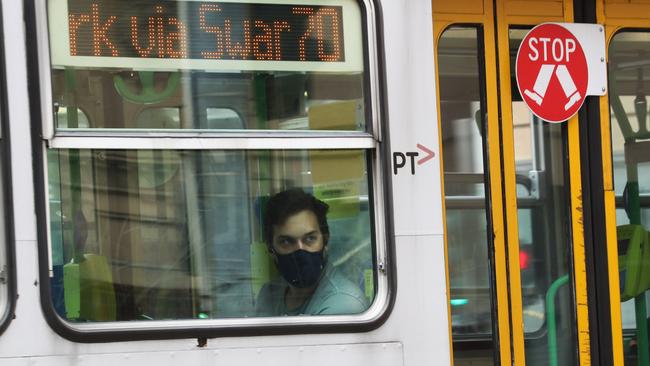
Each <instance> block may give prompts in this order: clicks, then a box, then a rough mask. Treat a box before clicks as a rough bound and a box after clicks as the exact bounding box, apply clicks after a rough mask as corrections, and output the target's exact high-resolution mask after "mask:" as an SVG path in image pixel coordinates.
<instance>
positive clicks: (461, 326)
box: [437, 27, 495, 363]
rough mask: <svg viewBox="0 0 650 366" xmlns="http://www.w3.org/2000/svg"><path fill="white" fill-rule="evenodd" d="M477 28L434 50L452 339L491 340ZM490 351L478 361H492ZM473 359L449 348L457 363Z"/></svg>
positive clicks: (453, 33)
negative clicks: (440, 136)
mask: <svg viewBox="0 0 650 366" xmlns="http://www.w3.org/2000/svg"><path fill="white" fill-rule="evenodd" d="M480 33H481V31H480V29H478V28H470V27H451V28H449V29H447V30H445V32H444V33H443V34H442V35H441V37H440V41H439V43H438V48H437V56H438V58H437V62H438V75H439V80H440V84H439V87H440V113H441V134H442V153H443V154H442V155H443V161H444V170H445V171H444V183H445V206H446V213H445V217H446V222H445V225H446V233H447V248H448V249H447V252H448V258H447V260H448V271H449V286H450V297H451V304H450V305H451V317H452V320H451V325H452V338H453V340H454V341H455V342H454V344H455V345H459V344H460V343H459V342H458V341H463V340H468V339H490V338H492V337H493V329H492V322H493V316H494V314H495V311H494V309H493V307H492V301H491V298H492V286H493V284H492V281H491V280H490V279H491V278H492V276H491V272H490V265H489V263H490V259H489V256H490V254H489V250H488V231H487V230H488V228H487V212H486V208H485V207H486V204H485V200H486V198H485V192H486V190H487V189H486V187H485V182H486V179H485V170H484V166H483V162H484V143H483V137H482V133H483V132H482V131H484V129H485V128H484V124H485V121H484V119H483V114H482V113H481V111H482V110H485V109H484V106H482V100H484V98H485V91H484V88H483V87H482V84H483V81H482V79H481V78H482V77H483V76H482V73H483V71H482V70H481V69H480V66H479V58H480V53H479V42H480V41H479V39H480V36H479V34H480ZM473 352H474V351H473ZM492 352H493V351H492V350H491V349H487V350H486V351H485V353H481V354H480V358H481V361H485V362H487V363H490V362H492V360H493V359H494V357H493V354H492ZM466 356H471V357H477V355H476V354H474V353H472V355H470V353H467V352H463V349H460V348H458V347H456V348H455V349H454V358H455V359H456V361H457V362H459V360H461V359H462V358H464V357H466Z"/></svg>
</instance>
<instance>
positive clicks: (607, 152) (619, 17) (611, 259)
mask: <svg viewBox="0 0 650 366" xmlns="http://www.w3.org/2000/svg"><path fill="white" fill-rule="evenodd" d="M596 14H597V20H598V23H600V24H603V25H604V26H605V40H606V44H607V46H608V48H609V44H610V42H611V40H612V38H613V37H614V35H615V34H616V33H617V32H618V31H620V30H621V29H622V28H650V4H648V3H647V2H645V4H642V3H641V2H640V1H633V2H630V1H629V0H599V1H597V2H596ZM600 122H601V126H600V129H601V145H602V164H603V183H604V190H605V191H604V196H605V233H606V241H607V267H608V277H609V289H610V292H609V300H610V316H611V331H612V340H613V341H612V353H613V358H614V364H615V365H623V363H624V355H623V330H622V323H621V321H622V319H621V306H620V304H621V300H620V289H619V273H618V242H617V238H616V203H615V193H614V182H613V171H612V146H611V118H610V106H609V99H608V97H607V96H603V97H600Z"/></svg>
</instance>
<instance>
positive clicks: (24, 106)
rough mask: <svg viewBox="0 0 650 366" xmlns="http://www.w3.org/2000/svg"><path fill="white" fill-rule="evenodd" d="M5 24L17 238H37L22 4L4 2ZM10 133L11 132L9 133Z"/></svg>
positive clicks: (12, 182) (12, 185) (12, 184)
mask: <svg viewBox="0 0 650 366" xmlns="http://www.w3.org/2000/svg"><path fill="white" fill-rule="evenodd" d="M2 6H3V14H2V15H3V20H2V21H3V26H4V29H3V31H4V35H5V37H4V42H5V44H4V47H5V49H6V50H10V51H9V52H6V53H5V64H6V68H7V71H6V75H7V91H8V93H7V100H8V107H9V121H10V123H11V127H10V129H9V134H8V135H9V136H10V139H11V156H12V161H13V163H14V164H13V167H12V181H11V188H12V190H13V197H12V198H13V206H14V218H15V220H14V222H15V225H16V226H15V230H14V231H15V236H16V240H17V241H20V240H36V230H35V229H36V215H35V209H34V185H33V182H34V179H33V173H32V169H31V167H32V159H31V156H32V153H31V135H30V122H29V121H30V119H29V104H28V101H29V98H28V95H27V82H26V80H27V70H26V63H27V61H26V58H25V56H24V55H25V52H26V50H25V33H24V23H23V11H22V3H21V2H16V1H4V2H2ZM5 135H7V134H5Z"/></svg>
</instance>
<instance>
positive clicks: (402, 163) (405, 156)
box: [393, 144, 436, 175]
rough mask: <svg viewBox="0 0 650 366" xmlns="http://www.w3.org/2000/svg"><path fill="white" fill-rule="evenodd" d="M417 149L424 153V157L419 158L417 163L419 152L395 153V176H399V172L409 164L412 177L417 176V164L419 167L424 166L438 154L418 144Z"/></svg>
mask: <svg viewBox="0 0 650 366" xmlns="http://www.w3.org/2000/svg"><path fill="white" fill-rule="evenodd" d="M416 147H417V148H418V149H419V150H420V151H422V152H423V153H424V156H423V157H421V158H419V159H418V160H417V161H416V160H415V158H417V157H419V156H420V153H419V152H417V151H405V152H400V151H396V152H394V153H393V174H394V175H397V173H398V171H399V170H400V169H402V168H404V167H406V165H407V164H408V165H409V167H410V170H411V175H415V163H416V162H417V165H422V164H424V163H426V162H427V161H429V160H431V159H433V157H434V156H436V154H435V153H434V152H433V151H431V150H430V149H428V148H427V147H425V146H424V145H422V144H417V145H416Z"/></svg>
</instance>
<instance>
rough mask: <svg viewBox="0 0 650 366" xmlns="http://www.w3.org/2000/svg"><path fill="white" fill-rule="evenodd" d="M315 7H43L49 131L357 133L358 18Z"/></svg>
mask: <svg viewBox="0 0 650 366" xmlns="http://www.w3.org/2000/svg"><path fill="white" fill-rule="evenodd" d="M326 3H327V4H329V5H327V6H326V5H319V4H318V2H314V4H313V5H312V4H309V5H307V6H302V5H287V4H284V2H282V4H268V3H266V4H248V3H237V2H223V3H217V2H197V1H189V0H177V1H165V2H162V3H161V2H153V1H150V0H102V1H94V2H91V1H87V0H50V1H49V2H48V4H49V5H48V10H49V22H50V24H49V25H50V35H51V37H50V50H51V51H50V52H51V54H52V80H53V85H52V88H53V99H54V103H55V105H56V106H58V108H59V112H58V115H57V116H58V118H57V119H56V120H55V124H56V126H55V127H56V128H57V129H58V130H65V129H98V128H100V129H119V130H124V129H182V130H229V129H246V130H249V129H258V130H259V129H262V130H347V131H366V130H367V129H368V125H369V123H368V121H367V116H366V112H365V111H366V108H365V106H366V103H367V102H366V100H367V91H366V90H365V89H366V79H365V75H366V74H365V73H364V66H363V65H364V61H363V60H364V55H363V49H364V47H363V42H362V35H363V31H362V23H361V15H360V9H359V6H358V4H357V2H356V1H355V0H337V1H334V2H332V1H327V2H326ZM75 109H78V110H80V111H83V113H77V114H74V113H70V112H68V113H66V111H67V110H75ZM172 110H176V112H174V113H172V114H168V113H167V112H170V111H172ZM216 110H232V111H234V112H235V113H236V114H237V116H238V117H239V120H240V121H241V122H242V123H241V124H240V125H238V126H233V125H231V124H229V123H226V122H224V121H222V122H224V123H218V121H217V120H218V119H223V118H225V117H223V116H221V117H219V116H217V115H215V114H214V113H216V112H215V111H216ZM145 111H149V112H145ZM154 111H157V112H154ZM162 111H165V112H164V113H162V114H160V115H159V118H161V119H160V123H158V124H155V123H154V124H153V125H143V123H142V121H143V119H142V114H143V113H145V114H146V113H160V112H162ZM206 111H207V113H206ZM211 111H212V112H211ZM163 114H164V117H163ZM332 116H336V118H332ZM66 117H67V118H66ZM144 120H145V121H153V120H152V119H150V118H145V119H144Z"/></svg>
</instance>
